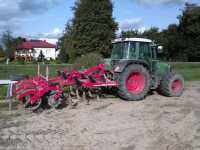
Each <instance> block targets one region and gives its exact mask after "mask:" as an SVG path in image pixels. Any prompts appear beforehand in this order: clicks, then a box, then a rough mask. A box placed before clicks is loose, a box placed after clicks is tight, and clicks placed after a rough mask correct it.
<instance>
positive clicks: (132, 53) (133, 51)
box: [129, 42, 136, 59]
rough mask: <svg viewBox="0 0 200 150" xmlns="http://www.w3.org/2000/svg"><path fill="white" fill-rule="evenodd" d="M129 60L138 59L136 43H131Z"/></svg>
mask: <svg viewBox="0 0 200 150" xmlns="http://www.w3.org/2000/svg"><path fill="white" fill-rule="evenodd" d="M129 58H130V59H134V58H136V42H131V43H130V50H129Z"/></svg>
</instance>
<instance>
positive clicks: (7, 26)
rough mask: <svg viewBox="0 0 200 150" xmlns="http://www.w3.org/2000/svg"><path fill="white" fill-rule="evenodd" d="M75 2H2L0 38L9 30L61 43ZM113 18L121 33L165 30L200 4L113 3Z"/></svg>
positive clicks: (166, 0)
mask: <svg viewBox="0 0 200 150" xmlns="http://www.w3.org/2000/svg"><path fill="white" fill-rule="evenodd" d="M75 1H76V0H0V34H1V33H2V32H3V31H5V30H10V31H12V33H13V34H14V35H15V36H23V37H27V38H32V39H47V40H49V41H51V42H52V43H53V42H55V41H56V39H58V38H59V37H60V36H61V35H62V33H63V31H64V28H65V24H66V23H67V21H68V20H70V19H72V18H73V11H72V7H73V6H74V2H75ZM112 2H113V6H114V9H113V17H114V18H115V20H116V21H117V22H118V24H119V31H118V33H119V32H121V31H126V30H131V29H138V30H140V31H144V30H145V29H149V28H151V27H159V28H160V29H165V28H167V26H168V25H169V24H171V23H178V20H177V16H178V15H180V14H181V10H182V9H183V8H184V3H185V2H191V3H196V4H199V5H200V0H112Z"/></svg>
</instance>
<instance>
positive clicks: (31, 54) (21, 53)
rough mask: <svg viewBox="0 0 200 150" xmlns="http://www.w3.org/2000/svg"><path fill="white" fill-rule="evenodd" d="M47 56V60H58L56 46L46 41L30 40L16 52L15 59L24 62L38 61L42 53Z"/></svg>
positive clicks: (22, 44)
mask: <svg viewBox="0 0 200 150" xmlns="http://www.w3.org/2000/svg"><path fill="white" fill-rule="evenodd" d="M41 52H42V54H43V55H44V56H45V59H47V60H50V59H56V57H57V52H56V45H54V44H50V43H48V42H46V41H42V40H30V41H26V42H23V43H21V44H20V45H19V46H18V47H17V50H16V52H15V58H16V59H19V58H20V59H21V58H23V59H24V60H27V61H29V60H32V59H35V60H37V58H38V56H39V55H40V53H41Z"/></svg>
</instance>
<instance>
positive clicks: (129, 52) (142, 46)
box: [111, 38, 153, 60]
mask: <svg viewBox="0 0 200 150" xmlns="http://www.w3.org/2000/svg"><path fill="white" fill-rule="evenodd" d="M112 44H113V49H112V55H111V59H112V60H120V59H139V58H140V57H141V58H142V57H144V56H145V55H146V56H147V57H152V55H151V48H152V46H153V44H152V41H151V40H149V39H143V38H126V39H121V38H120V39H116V40H114V41H113V43H112Z"/></svg>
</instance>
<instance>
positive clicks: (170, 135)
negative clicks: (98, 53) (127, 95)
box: [0, 82, 200, 150]
mask: <svg viewBox="0 0 200 150" xmlns="http://www.w3.org/2000/svg"><path fill="white" fill-rule="evenodd" d="M16 113H17V114H16V115H14V116H13V117H11V118H10V119H5V118H0V119H1V120H0V150H1V149H2V150H5V149H13V150H15V149H19V150H35V149H44V150H46V149H52V150H62V149H63V150H118V149H119V150H193V149H194V150H200V82H195V83H194V82H193V83H192V82H190V83H187V87H186V90H185V93H184V95H183V96H182V97H181V98H166V97H163V96H159V95H158V94H156V93H155V94H152V95H150V96H148V97H147V98H146V99H145V100H144V101H140V102H124V101H121V100H118V99H103V100H100V101H92V102H91V105H86V104H85V103H84V102H83V103H81V104H79V105H78V107H77V108H76V109H69V108H64V109H62V110H47V111H44V112H42V113H40V114H33V113H26V114H25V112H20V113H19V112H18V111H17V112H16Z"/></svg>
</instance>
